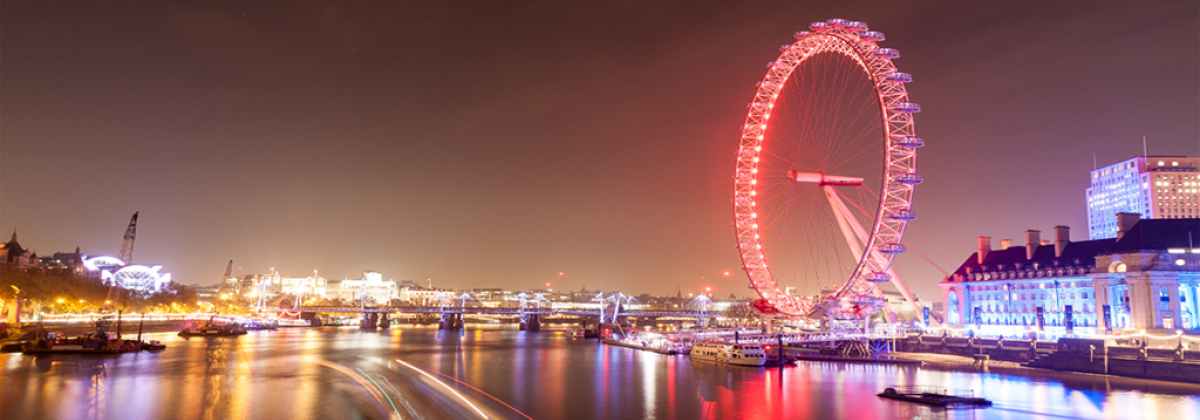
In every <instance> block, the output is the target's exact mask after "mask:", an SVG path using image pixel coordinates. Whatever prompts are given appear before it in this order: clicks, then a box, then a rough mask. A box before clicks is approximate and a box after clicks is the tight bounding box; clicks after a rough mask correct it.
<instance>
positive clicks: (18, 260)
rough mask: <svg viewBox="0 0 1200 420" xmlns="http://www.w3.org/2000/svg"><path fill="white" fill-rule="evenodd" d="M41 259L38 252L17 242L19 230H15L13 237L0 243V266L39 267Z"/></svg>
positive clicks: (12, 267)
mask: <svg viewBox="0 0 1200 420" xmlns="http://www.w3.org/2000/svg"><path fill="white" fill-rule="evenodd" d="M39 263H40V260H39V259H38V256H37V253H35V252H33V251H30V250H28V249H25V248H22V247H21V243H20V242H17V231H16V230H13V234H12V239H11V240H9V241H8V242H7V243H3V244H0V268H3V269H18V270H25V269H31V268H38V267H39Z"/></svg>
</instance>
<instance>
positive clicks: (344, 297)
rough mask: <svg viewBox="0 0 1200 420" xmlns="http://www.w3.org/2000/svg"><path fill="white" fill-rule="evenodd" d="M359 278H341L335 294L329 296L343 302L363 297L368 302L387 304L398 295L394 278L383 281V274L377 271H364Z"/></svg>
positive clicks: (355, 300)
mask: <svg viewBox="0 0 1200 420" xmlns="http://www.w3.org/2000/svg"><path fill="white" fill-rule="evenodd" d="M362 276H363V278H362V279H360V280H342V282H341V283H340V284H338V287H337V288H336V292H337V293H336V294H332V293H331V294H330V296H329V297H330V298H332V299H338V300H341V301H343V302H360V300H361V299H363V298H365V299H366V300H367V303H368V304H377V305H382V304H387V303H389V302H391V301H392V299H396V298H397V297H398V292H399V288H398V287H397V286H396V282H395V281H394V280H388V281H383V274H381V273H379V272H377V271H364V272H363V273H362Z"/></svg>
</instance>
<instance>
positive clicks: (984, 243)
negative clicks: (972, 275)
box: [979, 236, 992, 265]
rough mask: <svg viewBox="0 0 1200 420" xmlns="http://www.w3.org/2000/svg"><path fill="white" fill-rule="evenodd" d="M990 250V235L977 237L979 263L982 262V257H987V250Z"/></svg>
mask: <svg viewBox="0 0 1200 420" xmlns="http://www.w3.org/2000/svg"><path fill="white" fill-rule="evenodd" d="M991 250H992V237H991V236H980V237H979V264H981V265H982V264H983V259H984V258H987V254H988V252H991Z"/></svg>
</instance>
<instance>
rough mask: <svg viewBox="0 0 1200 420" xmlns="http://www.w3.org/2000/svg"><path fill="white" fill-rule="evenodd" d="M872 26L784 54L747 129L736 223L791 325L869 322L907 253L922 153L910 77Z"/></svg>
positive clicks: (761, 287)
mask: <svg viewBox="0 0 1200 420" xmlns="http://www.w3.org/2000/svg"><path fill="white" fill-rule="evenodd" d="M883 40H884V35H883V34H882V33H880V32H877V31H872V30H869V29H868V28H867V25H866V24H864V23H862V22H855V21H847V20H843V19H831V20H829V21H825V22H816V23H813V24H811V25H810V26H809V30H808V31H802V32H797V33H796V41H795V42H794V43H791V44H786V45H783V46H782V47H780V49H781V51H782V53H781V54H780V55H779V58H777V59H776V60H775V61H773V62H770V63H768V66H767V73H766V76H765V77H764V78H763V80H762V81H761V82H759V83H758V88H757V91H756V92H755V95H754V99H753V100H752V101H751V102H750V104H749V105H748V106H749V114H748V116H747V117H746V123H745V125H743V126H742V128H741V141H740V143H739V145H738V149H737V162H736V167H735V172H734V194H733V207H734V226H735V230H736V233H737V247H738V250H739V252H740V254H741V258H742V264H743V269H744V270H745V271H746V273H747V275H748V277H749V279H750V286H751V287H752V288H754V289H755V290H756V291H757V292H758V293H759V295H760V296H761V297H762V301H760V302H761V303H762V304H763V305H765V306H768V307H769V309H771V310H772V311H778V312H780V313H782V314H785V315H788V316H792V317H807V318H820V317H823V316H830V317H832V318H835V319H862V318H864V317H866V316H870V315H873V314H875V313H877V312H878V311H879V310H880V308H881V307H882V306H883V298H882V294H881V290H880V289H879V285H881V284H883V283H887V282H893V283H894V284H895V286H896V287H897V289H899V290H900V292H901V293H902V294H903V295H904V297H905V298H906V299H907V300H908V301H909V303H913V298H912V296H911V294H910V293H908V291H907V288H906V287H905V286H904V284H903V283H902V282H901V281H899V278H898V277H897V276H896V275H895V270H894V269H893V268H892V266H891V265H892V260H893V258H894V257H895V256H896V255H897V254H900V253H902V252H904V251H905V250H906V247H905V245H904V242H903V236H904V231H905V228H906V226H907V224H908V222H909V221H911V220H913V219H915V218H916V213H915V212H914V211H913V209H912V196H913V188H914V186H915V185H917V184H919V183H921V176H920V175H918V174H917V172H916V158H917V148H918V147H920V146H922V145H924V140H922V139H921V138H920V137H917V136H916V133H915V131H914V127H913V115H914V114H916V113H917V112H919V111H920V106H919V105H917V104H916V103H913V102H910V101H909V99H908V92H907V89H906V87H905V85H906V84H907V83H908V82H911V81H912V76H910V75H909V74H908V73H904V72H901V71H898V70H897V69H896V66H895V64H894V63H893V60H894V59H896V58H898V57H899V56H900V54H899V52H898V51H896V50H895V49H891V48H883V47H880V46H879V45H878V43H879V42H880V41H883Z"/></svg>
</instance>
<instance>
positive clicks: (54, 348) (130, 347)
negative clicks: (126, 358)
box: [21, 333, 139, 355]
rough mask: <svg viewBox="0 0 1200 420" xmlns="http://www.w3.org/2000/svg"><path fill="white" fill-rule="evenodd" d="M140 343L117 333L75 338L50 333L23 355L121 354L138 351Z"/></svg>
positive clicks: (29, 346)
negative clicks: (124, 338) (123, 337)
mask: <svg viewBox="0 0 1200 420" xmlns="http://www.w3.org/2000/svg"><path fill="white" fill-rule="evenodd" d="M138 348H139V346H138V343H136V342H134V341H130V340H122V339H120V338H118V337H117V334H115V333H106V334H86V335H82V336H79V337H75V338H67V337H61V338H60V337H58V335H57V334H55V333H49V334H47V335H46V336H45V337H40V338H38V339H37V340H34V341H33V342H32V343H31V344H29V345H28V346H26V347H25V348H24V349H23V350H22V351H21V353H23V354H35V355H36V354H120V353H125V352H129V351H136V350H138Z"/></svg>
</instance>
